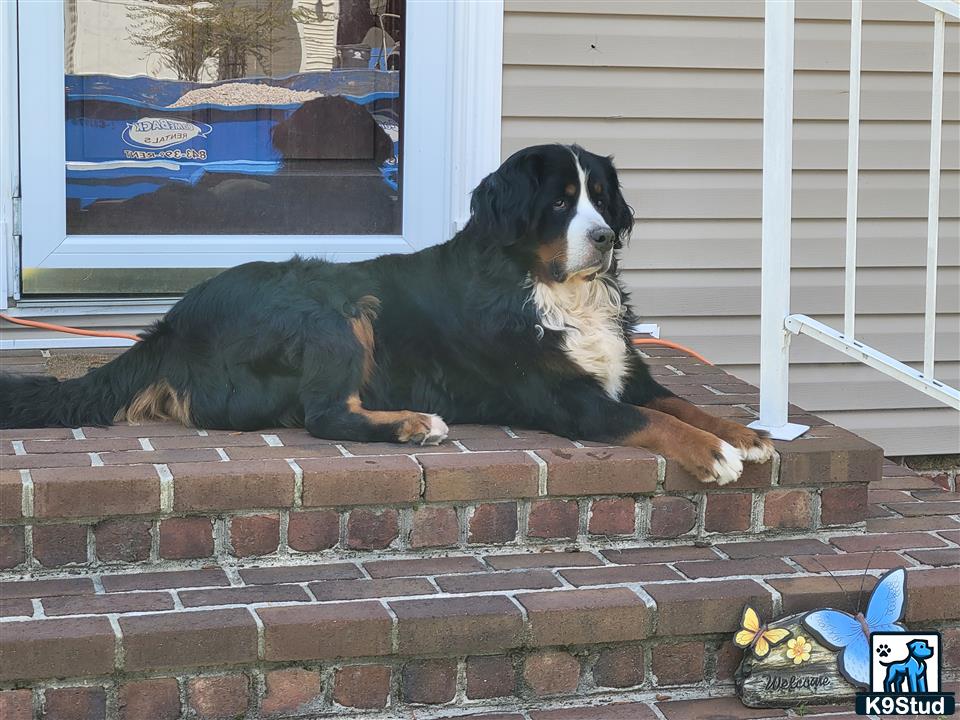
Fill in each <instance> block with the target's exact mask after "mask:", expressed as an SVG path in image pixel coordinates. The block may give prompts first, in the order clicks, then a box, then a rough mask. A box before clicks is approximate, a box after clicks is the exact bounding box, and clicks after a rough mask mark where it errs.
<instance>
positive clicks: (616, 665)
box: [593, 645, 644, 688]
mask: <svg viewBox="0 0 960 720" xmlns="http://www.w3.org/2000/svg"><path fill="white" fill-rule="evenodd" d="M643 667H644V659H643V648H642V647H640V646H639V645H631V646H627V647H615V648H606V649H604V650H601V651H600V654H599V655H598V656H597V661H596V663H594V665H593V679H594V682H596V684H597V685H598V686H600V687H608V688H609V687H612V688H625V687H633V686H635V685H640V684H642V683H643Z"/></svg>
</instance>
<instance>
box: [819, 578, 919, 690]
mask: <svg viewBox="0 0 960 720" xmlns="http://www.w3.org/2000/svg"><path fill="white" fill-rule="evenodd" d="M906 580H907V573H906V571H905V570H904V569H903V568H896V569H895V570H891V571H890V572H888V573H886V574H885V575H884V576H883V577H881V578H880V581H879V582H878V583H877V585H876V587H875V588H874V589H873V592H872V593H871V594H870V599H869V601H867V611H866V613H865V614H864V613H861V612H859V611H858V612H857V614H856V615H851V614H849V613H845V612H842V611H840V610H833V609H825V610H814V611H813V612H811V613H808V614H807V615H806V616H805V617H804V618H803V625H804V626H805V627H806V628H807V630H809V631H810V632H811V633H812V634H813V636H814V637H815V638H816V639H817V640H818V641H819V642H820V643H821V644H823V645H826V646H827V647H828V648H830V649H831V650H834V651H837V650H839V651H840V654H839V656H838V657H837V664H838V666H839V668H840V673H841V674H842V675H843V676H844V677H845V678H846V679H847V680H848V681H849V682H850V683H851V684H852V685H858V686H860V687H870V633H875V632H903V631H904V630H906V628H905V627H904V626H903V625H901V624H900V620H902V619H903V611H904V605H905V601H906V596H907V593H906Z"/></svg>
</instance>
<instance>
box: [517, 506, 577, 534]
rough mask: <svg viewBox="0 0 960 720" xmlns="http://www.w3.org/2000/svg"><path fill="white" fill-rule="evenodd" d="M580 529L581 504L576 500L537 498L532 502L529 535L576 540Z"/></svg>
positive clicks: (528, 526)
mask: <svg viewBox="0 0 960 720" xmlns="http://www.w3.org/2000/svg"><path fill="white" fill-rule="evenodd" d="M579 531H580V505H579V504H578V503H577V501H576V500H535V501H533V502H532V503H531V504H530V515H529V517H528V519H527V535H528V536H530V537H534V538H567V539H570V540H574V539H576V537H577V533H578V532H579Z"/></svg>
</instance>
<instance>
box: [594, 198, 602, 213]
mask: <svg viewBox="0 0 960 720" xmlns="http://www.w3.org/2000/svg"><path fill="white" fill-rule="evenodd" d="M593 204H594V205H596V206H597V210H603V206H604V202H603V198H597V199H596V200H594V201H593Z"/></svg>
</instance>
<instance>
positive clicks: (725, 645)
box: [714, 640, 743, 682]
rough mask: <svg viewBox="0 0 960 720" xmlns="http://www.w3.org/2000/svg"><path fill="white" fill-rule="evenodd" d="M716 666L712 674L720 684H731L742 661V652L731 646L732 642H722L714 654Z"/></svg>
mask: <svg viewBox="0 0 960 720" xmlns="http://www.w3.org/2000/svg"><path fill="white" fill-rule="evenodd" d="M715 657H716V665H715V668H714V674H715V677H716V679H717V680H718V681H720V682H732V681H733V676H734V673H736V671H737V668H738V667H740V661H741V660H743V650H741V649H740V648H738V647H737V646H736V645H734V644H733V641H732V640H724V641H723V642H722V643H720V647H718V648H717V649H716V652H715Z"/></svg>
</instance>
